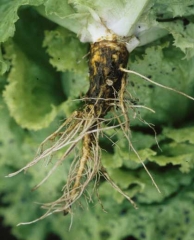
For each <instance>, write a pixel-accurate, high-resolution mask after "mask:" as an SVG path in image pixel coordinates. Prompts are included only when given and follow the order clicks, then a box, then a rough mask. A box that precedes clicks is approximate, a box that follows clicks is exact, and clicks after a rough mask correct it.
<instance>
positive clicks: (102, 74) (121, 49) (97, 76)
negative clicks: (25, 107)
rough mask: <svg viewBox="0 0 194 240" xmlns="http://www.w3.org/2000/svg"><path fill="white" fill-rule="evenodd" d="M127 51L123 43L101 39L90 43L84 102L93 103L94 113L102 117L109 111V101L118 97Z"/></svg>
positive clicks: (123, 75) (126, 60)
mask: <svg viewBox="0 0 194 240" xmlns="http://www.w3.org/2000/svg"><path fill="white" fill-rule="evenodd" d="M128 57H129V53H128V51H127V49H126V46H125V44H124V43H120V42H117V41H107V40H103V41H100V42H95V43H94V44H91V50H90V59H89V74H90V75H89V76H90V87H89V90H88V92H87V94H86V98H87V101H86V104H88V105H95V111H96V114H97V115H98V116H99V113H100V117H103V116H105V115H106V114H107V112H108V111H110V108H111V102H113V99H115V98H117V97H118V92H119V91H120V89H121V85H122V79H123V78H125V75H126V73H124V72H123V71H121V70H120V67H123V68H125V67H126V66H127V62H128Z"/></svg>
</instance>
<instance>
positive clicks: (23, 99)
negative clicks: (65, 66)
mask: <svg viewBox="0 0 194 240" xmlns="http://www.w3.org/2000/svg"><path fill="white" fill-rule="evenodd" d="M41 20H42V17H39V16H37V14H35V13H34V12H33V11H31V10H27V11H23V12H21V19H20V20H19V21H18V23H17V33H16V35H15V36H14V42H7V43H6V45H5V47H6V48H5V49H6V52H7V53H6V54H7V55H6V56H7V58H8V59H11V61H12V69H11V71H10V73H9V76H8V81H9V84H8V85H7V86H6V90H5V91H4V98H5V101H6V103H7V105H8V107H9V110H10V113H11V115H12V116H13V117H14V118H15V120H16V122H17V123H18V124H20V125H21V126H22V127H24V128H28V129H34V130H37V129H41V128H43V127H46V126H48V125H49V124H50V123H51V121H52V120H53V119H54V118H55V116H56V114H57V105H59V103H60V102H61V101H62V96H63V93H62V91H61V89H60V88H61V86H60V84H61V83H60V78H59V76H58V75H57V73H56V72H55V71H54V69H53V68H52V67H51V66H50V65H49V64H48V59H47V56H46V54H45V52H44V50H43V48H42V46H41V44H42V40H43V30H44V29H45V26H47V28H48V27H49V25H48V23H47V22H44V20H43V21H42V22H41V24H40V23H39V21H41ZM37 26H39V28H37ZM24 29H25V30H26V31H24ZM27 33H28V34H27ZM30 45H31V47H30V48H29V46H30Z"/></svg>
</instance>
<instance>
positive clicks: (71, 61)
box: [43, 27, 88, 78]
mask: <svg viewBox="0 0 194 240" xmlns="http://www.w3.org/2000/svg"><path fill="white" fill-rule="evenodd" d="M43 47H46V48H47V53H48V54H49V55H50V56H51V59H50V63H51V64H52V65H53V66H54V67H56V68H57V70H58V71H67V70H68V71H72V72H75V73H85V75H86V73H87V64H86V59H84V56H85V55H86V53H87V47H88V46H87V45H86V44H82V43H80V41H79V40H78V38H77V37H76V36H75V34H73V33H71V32H69V31H68V30H65V29H64V28H62V27H59V28H57V29H56V30H54V31H46V32H45V39H44V43H43ZM70 49H71V51H69V50H70ZM73 50H75V51H73ZM78 78H80V77H79V76H78Z"/></svg>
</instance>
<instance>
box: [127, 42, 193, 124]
mask: <svg viewBox="0 0 194 240" xmlns="http://www.w3.org/2000/svg"><path fill="white" fill-rule="evenodd" d="M182 57H183V54H182V53H181V52H180V50H178V49H177V48H174V47H173V46H171V45H169V46H168V47H167V46H158V47H150V48H147V49H146V53H145V55H143V58H142V59H140V58H137V59H136V61H133V60H132V62H131V63H130V64H129V67H130V68H131V69H132V70H134V71H136V72H138V73H140V74H142V75H145V76H146V77H148V78H150V79H152V80H153V81H155V82H158V83H160V84H163V85H166V86H169V87H171V88H174V89H176V90H178V91H182V92H184V93H187V94H193V77H192V76H193V69H194V67H193V66H194V58H192V59H190V61H189V62H188V61H186V60H182ZM128 91H129V92H130V93H131V94H132V95H133V98H134V100H135V101H136V103H135V104H138V105H145V106H146V107H149V108H151V109H153V110H154V111H155V113H150V111H149V110H147V109H141V114H140V115H137V119H138V118H139V119H140V121H137V123H138V124H142V123H141V119H143V120H145V121H146V122H148V123H150V122H151V123H157V124H159V123H160V124H161V123H168V124H170V123H172V122H179V121H181V120H182V119H183V118H184V116H185V115H186V114H187V113H188V106H189V102H190V101H191V100H189V99H187V98H186V97H183V96H181V95H180V94H178V93H174V92H172V91H169V90H167V89H164V88H161V87H159V86H156V85H154V84H151V83H149V82H147V81H146V80H144V79H142V78H140V77H137V76H135V74H130V76H129V85H128ZM177 106H178V107H179V111H177ZM134 109H135V105H134ZM138 110H139V108H138ZM129 113H130V116H131V119H133V116H134V113H133V111H129ZM133 124H134V123H133ZM143 124H144V126H145V123H143Z"/></svg>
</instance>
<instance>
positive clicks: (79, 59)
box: [0, 0, 194, 240]
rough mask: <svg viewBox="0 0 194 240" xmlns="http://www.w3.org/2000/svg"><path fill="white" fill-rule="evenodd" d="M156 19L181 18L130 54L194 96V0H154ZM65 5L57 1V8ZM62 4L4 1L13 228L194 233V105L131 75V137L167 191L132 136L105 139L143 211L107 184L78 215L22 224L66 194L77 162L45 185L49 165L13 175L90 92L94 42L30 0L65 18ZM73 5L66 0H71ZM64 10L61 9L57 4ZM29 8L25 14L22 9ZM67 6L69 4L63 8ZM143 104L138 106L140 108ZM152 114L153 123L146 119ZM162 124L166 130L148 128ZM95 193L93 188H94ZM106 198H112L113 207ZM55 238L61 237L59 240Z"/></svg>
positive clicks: (0, 157)
mask: <svg viewBox="0 0 194 240" xmlns="http://www.w3.org/2000/svg"><path fill="white" fill-rule="evenodd" d="M153 2H154V3H155V8H152V9H151V11H150V18H156V16H159V17H160V18H161V16H163V18H164V19H165V18H172V17H178V18H177V20H176V21H175V22H163V21H160V22H159V23H158V25H160V27H162V28H165V29H167V30H168V31H169V35H168V36H166V37H164V38H162V39H160V40H157V41H155V42H153V43H151V44H149V45H146V46H144V47H140V48H137V49H136V50H135V51H134V52H132V53H131V55H130V60H129V67H130V69H132V70H134V71H137V72H139V73H141V74H143V75H145V76H147V77H149V78H151V79H152V80H154V81H156V82H159V83H161V84H164V85H166V86H170V87H173V88H175V89H177V90H179V91H183V92H185V93H187V94H190V95H194V57H193V56H194V54H193V53H194V40H193V34H194V30H193V29H194V27H193V26H194V25H193V24H194V15H193V14H194V1H191V0H187V1H186V0H185V1H184V3H180V2H179V1H172V2H174V3H172V4H171V5H169V4H168V1H167V0H163V1H162V0H161V1H153ZM55 3H56V4H55ZM60 3H61V1H55V2H54V1H52V0H48V1H44V0H18V1H17V0H15V1H12V0H0V42H1V44H2V45H1V51H0V73H1V76H0V92H1V95H0V123H1V127H0V166H1V168H0V169H1V171H0V177H1V181H0V192H1V207H0V214H1V215H2V216H3V219H4V224H5V225H9V226H11V227H12V228H11V229H12V230H11V231H12V234H14V235H15V236H16V237H17V239H21V240H24V239H25V240H34V239H36V240H43V239H47V237H48V236H49V234H50V233H53V234H55V235H57V236H58V237H59V239H62V240H66V239H68V240H71V239H72V240H79V239H85V240H87V239H94V240H98V239H99V240H103V239H107V240H127V239H137V240H141V239H146V240H153V239H168V240H192V239H194V228H193V224H194V212H193V207H194V206H193V205H194V185H193V178H194V124H193V122H194V117H193V109H194V102H192V101H191V100H189V99H187V98H185V97H183V96H181V95H179V94H177V93H173V92H170V91H168V90H165V89H163V88H160V87H157V86H155V85H151V84H150V83H148V82H146V81H145V80H143V79H141V78H139V77H137V76H135V75H133V74H130V75H129V79H128V80H129V84H128V91H129V92H130V93H131V95H132V96H133V98H134V99H136V103H137V104H138V105H145V106H147V107H149V108H152V109H153V110H154V111H155V113H151V112H150V111H148V110H145V109H138V111H136V115H135V112H134V110H133V108H131V109H130V107H129V109H130V111H129V116H130V119H131V141H132V143H133V145H134V147H135V148H136V150H137V151H138V153H139V155H140V156H141V158H142V160H144V162H145V163H146V165H147V167H148V169H149V171H150V173H151V174H152V176H153V177H154V179H155V181H156V183H157V184H158V186H159V188H160V190H161V194H159V193H158V192H157V191H156V189H155V187H154V186H153V184H152V183H151V180H150V178H149V176H148V175H147V173H146V172H145V170H144V168H142V165H141V164H140V163H139V161H138V160H137V158H136V156H135V154H134V153H133V152H132V151H131V150H130V149H129V147H128V143H127V141H126V140H125V139H124V137H123V135H122V132H121V131H119V130H117V131H116V134H115V132H114V133H113V132H111V131H110V132H107V135H108V136H109V137H110V136H112V135H113V134H114V137H113V139H114V141H115V145H114V146H112V145H111V143H110V142H109V141H108V139H106V138H103V139H102V140H101V144H102V146H103V148H104V149H105V150H107V151H103V152H102V163H103V165H104V167H106V168H107V170H108V172H109V174H110V176H111V178H112V179H113V180H114V181H115V182H116V183H117V184H118V185H119V186H120V187H121V188H122V189H123V191H125V192H126V193H127V194H129V195H130V196H131V197H133V198H134V200H135V202H136V203H137V205H138V209H137V210H135V209H133V207H132V206H131V205H130V204H129V203H128V202H127V200H125V199H123V197H122V196H121V195H119V194H118V193H117V192H115V191H114V190H113V189H112V187H111V186H110V185H109V184H108V183H107V182H104V181H102V183H101V184H100V186H99V192H98V194H96V192H94V193H93V198H94V202H93V203H90V204H89V205H86V204H84V201H83V209H82V208H80V207H79V206H75V209H74V214H73V225H72V228H71V230H70V231H69V226H70V223H71V216H66V217H64V216H63V215H62V214H55V215H52V216H50V217H48V218H47V219H45V220H43V221H40V222H38V223H36V224H34V225H27V226H21V227H16V224H17V223H19V222H21V221H22V222H25V221H30V220H33V219H35V218H37V217H39V216H41V214H42V213H43V211H42V210H41V209H40V208H39V204H35V202H47V201H48V199H49V201H52V200H54V199H55V198H56V197H57V196H59V195H60V191H61V187H62V185H63V183H64V182H65V179H66V176H67V173H68V168H69V165H70V162H71V159H69V160H68V161H67V163H66V164H64V166H61V168H60V169H58V171H57V174H55V175H54V176H53V177H52V178H51V179H49V181H48V182H47V183H46V184H44V185H43V186H42V187H41V188H40V189H38V190H37V191H35V192H31V191H30V189H31V188H32V187H33V186H34V185H36V184H37V183H38V181H40V180H41V179H42V177H43V176H44V175H45V174H46V172H47V171H48V169H47V166H46V163H41V164H39V165H38V166H35V167H33V168H32V169H30V170H29V171H28V172H27V173H26V174H25V175H24V174H19V175H17V176H15V177H14V178H5V176H6V175H7V174H9V173H10V172H13V171H15V170H17V169H19V168H21V167H22V166H24V165H25V164H26V163H28V162H29V161H30V160H31V159H33V157H34V155H35V152H36V149H37V146H38V144H39V143H40V142H41V141H42V140H43V139H44V138H45V137H46V136H48V135H49V134H50V133H52V132H53V131H54V130H55V129H56V128H57V126H59V125H60V123H61V121H63V119H64V118H65V117H66V116H68V115H69V114H70V113H71V112H72V111H73V110H75V109H76V108H77V107H78V106H79V101H73V100H75V99H78V98H80V97H82V96H84V93H86V91H87V88H88V69H87V57H85V55H87V53H88V51H89V50H88V49H89V45H88V44H83V43H80V42H79V40H78V38H77V36H76V35H75V34H74V33H72V32H70V31H68V30H66V29H64V28H62V27H60V26H58V25H57V24H55V23H53V22H51V21H49V20H47V19H45V18H44V17H42V16H40V15H39V14H38V13H37V12H36V11H35V10H34V9H33V8H32V7H31V6H30V5H32V6H39V5H41V4H44V5H45V6H46V9H47V12H54V13H55V14H56V16H65V15H67V14H70V13H72V10H71V9H68V10H67V11H66V12H63V10H62V8H61V7H60V6H61V5H60ZM63 4H64V5H65V6H66V5H67V3H66V1H64V3H63ZM53 6H54V7H53ZM19 7H20V8H19ZM18 8H19V11H18ZM63 9H64V8H63ZM134 107H135V106H134ZM141 119H144V120H145V121H146V122H144V121H143V122H142V121H141ZM150 123H152V124H154V125H155V129H156V132H157V141H158V143H159V146H160V148H161V149H160V148H158V146H157V144H156V139H155V134H154V131H153V130H152V129H151V128H150V127H149V126H148V124H150ZM91 192H92V190H91ZM97 195H99V196H100V200H101V202H102V204H103V209H104V210H105V211H106V212H105V211H103V209H102V207H101V204H100V202H99V201H98V199H97V198H98V197H97ZM53 239H54V238H53Z"/></svg>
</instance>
